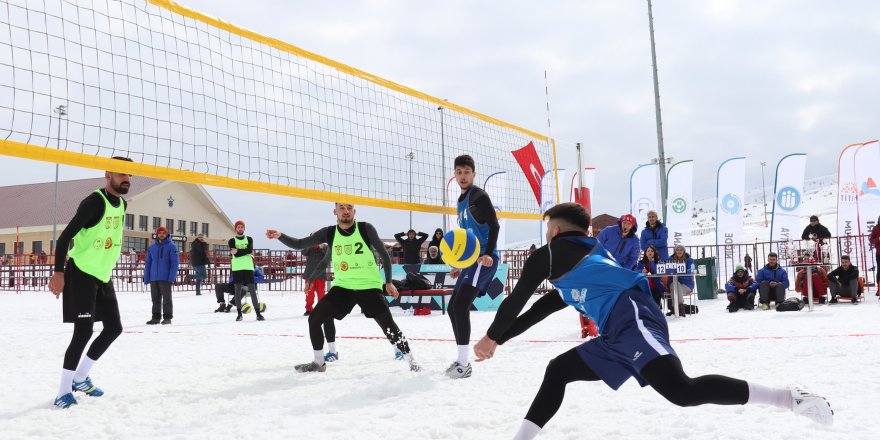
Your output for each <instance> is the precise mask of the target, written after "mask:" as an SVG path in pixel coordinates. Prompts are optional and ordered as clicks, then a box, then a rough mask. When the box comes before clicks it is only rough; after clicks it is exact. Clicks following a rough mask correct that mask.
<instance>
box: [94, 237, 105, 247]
mask: <svg viewBox="0 0 880 440" xmlns="http://www.w3.org/2000/svg"><path fill="white" fill-rule="evenodd" d="M103 246H104V240H101V239H100V238H99V239H97V240H95V244H94V245H93V247H94V248H95V250H98V249H101V248H102V247H103Z"/></svg>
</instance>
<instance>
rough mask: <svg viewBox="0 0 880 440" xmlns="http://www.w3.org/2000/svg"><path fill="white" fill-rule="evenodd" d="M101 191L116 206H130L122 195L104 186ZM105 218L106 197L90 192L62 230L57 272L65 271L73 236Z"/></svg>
mask: <svg viewBox="0 0 880 440" xmlns="http://www.w3.org/2000/svg"><path fill="white" fill-rule="evenodd" d="M100 191H101V194H104V197H106V198H107V201H108V202H110V204H111V205H113V207H114V208H118V207H119V204H120V203H124V204H125V206H123V209H127V208H128V203H126V202H125V199H123V198H122V197H119V196H114V195H113V194H109V193H107V190H106V189H104V188H101V189H100ZM103 218H104V199H103V198H102V197H101V196H100V195H99V194H98V193H96V192H93V193H91V194H89V196H88V197H86V198H85V199H83V201H82V202H80V203H79V207H78V208H76V214H74V215H73V218H72V219H70V222H69V223H68V224H67V227H66V228H64V231H62V232H61V235H60V236H59V237H58V241H57V242H56V243H55V272H64V263H65V261H66V260H67V251H68V250H69V249H70V242H71V241H73V237H75V236H76V234H77V233H79V231H80V230H81V229H87V228H91V227H93V226H95V225H97V224H98V222H100V221H101V220H102V219H103Z"/></svg>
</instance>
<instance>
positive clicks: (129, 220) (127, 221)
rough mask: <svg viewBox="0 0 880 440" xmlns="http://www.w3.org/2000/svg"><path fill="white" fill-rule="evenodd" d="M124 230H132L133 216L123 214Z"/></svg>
mask: <svg viewBox="0 0 880 440" xmlns="http://www.w3.org/2000/svg"><path fill="white" fill-rule="evenodd" d="M125 230H126V231H133V230H134V214H125Z"/></svg>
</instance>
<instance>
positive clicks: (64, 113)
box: [49, 105, 67, 255]
mask: <svg viewBox="0 0 880 440" xmlns="http://www.w3.org/2000/svg"><path fill="white" fill-rule="evenodd" d="M55 113H56V114H58V150H59V151H61V117H62V116H67V106H66V105H59V106H58V107H56V108H55ZM57 240H58V162H55V200H54V202H53V203H52V245H51V246H49V253H50V254H52V255H55V243H56V242H57Z"/></svg>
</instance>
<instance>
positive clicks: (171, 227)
mask: <svg viewBox="0 0 880 440" xmlns="http://www.w3.org/2000/svg"><path fill="white" fill-rule="evenodd" d="M165 229H167V230H168V235H173V234H174V219H173V218H166V219H165Z"/></svg>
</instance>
